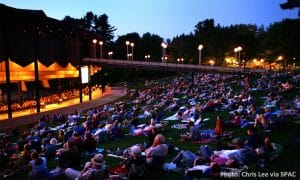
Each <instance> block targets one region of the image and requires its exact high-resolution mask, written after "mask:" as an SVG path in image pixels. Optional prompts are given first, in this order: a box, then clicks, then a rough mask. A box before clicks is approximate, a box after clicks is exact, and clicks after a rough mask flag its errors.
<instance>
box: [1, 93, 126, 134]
mask: <svg viewBox="0 0 300 180" xmlns="http://www.w3.org/2000/svg"><path fill="white" fill-rule="evenodd" d="M125 95H126V90H124V89H122V88H111V90H110V93H107V94H104V96H102V97H100V98H98V99H94V100H91V101H85V102H83V103H81V104H76V103H78V102H79V100H78V99H75V100H70V101H66V102H64V103H62V104H60V105H58V104H53V105H49V107H48V106H47V111H45V110H42V112H40V113H34V114H30V115H24V116H19V117H15V118H13V119H11V120H8V119H4V120H0V130H5V129H11V128H14V127H17V126H22V125H26V124H30V123H33V122H37V121H38V120H39V119H40V118H41V117H42V116H43V115H50V117H52V116H53V115H54V114H70V113H73V112H74V111H75V110H78V109H80V110H87V109H90V108H93V107H96V106H99V105H103V104H105V103H108V102H112V101H116V100H118V99H120V98H121V97H124V96H125ZM62 107H63V108H62ZM43 111H44V112H43Z"/></svg>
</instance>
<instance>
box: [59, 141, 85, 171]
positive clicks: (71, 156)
mask: <svg viewBox="0 0 300 180" xmlns="http://www.w3.org/2000/svg"><path fill="white" fill-rule="evenodd" d="M56 156H57V158H58V163H59V165H58V166H59V167H60V168H68V167H70V168H78V167H79V166H80V152H79V150H78V148H77V147H76V146H73V144H72V143H71V142H70V141H67V142H66V143H65V144H64V145H63V148H61V149H59V150H57V152H56Z"/></svg>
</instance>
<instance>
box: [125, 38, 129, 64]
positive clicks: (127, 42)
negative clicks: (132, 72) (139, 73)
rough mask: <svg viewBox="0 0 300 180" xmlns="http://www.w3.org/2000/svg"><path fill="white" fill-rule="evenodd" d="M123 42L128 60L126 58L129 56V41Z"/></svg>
mask: <svg viewBox="0 0 300 180" xmlns="http://www.w3.org/2000/svg"><path fill="white" fill-rule="evenodd" d="M125 44H126V52H127V54H126V56H127V60H129V59H128V58H129V56H128V46H129V44H130V42H129V41H126V42H125Z"/></svg>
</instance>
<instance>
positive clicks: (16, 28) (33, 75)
mask: <svg viewBox="0 0 300 180" xmlns="http://www.w3.org/2000/svg"><path fill="white" fill-rule="evenodd" d="M93 39H97V40H102V38H101V37H100V36H99V35H97V34H95V33H93V32H90V31H87V30H84V29H82V28H80V27H77V26H74V25H71V24H68V23H66V22H64V21H59V20H56V19H52V18H49V17H47V16H46V15H45V13H44V12H43V11H40V10H24V9H16V8H12V7H8V6H6V5H4V4H0V84H2V85H5V92H6V93H7V94H6V96H7V114H8V119H11V118H12V107H11V106H12V100H11V83H20V84H21V85H22V89H26V85H25V82H28V81H33V82H35V101H36V112H37V113H39V112H40V94H39V88H40V84H43V86H49V83H48V80H50V79H60V78H78V82H80V88H79V91H80V93H79V94H80V102H82V84H81V72H80V71H81V67H82V66H88V67H89V72H90V75H93V73H95V72H97V71H99V70H101V67H100V66H94V65H93V63H84V62H83V61H82V58H83V57H94V54H95V51H94V49H93V43H92V40H93ZM99 53H100V52H99ZM94 64H95V63H94ZM40 82H41V83H40ZM1 92H2V93H3V92H4V89H1Z"/></svg>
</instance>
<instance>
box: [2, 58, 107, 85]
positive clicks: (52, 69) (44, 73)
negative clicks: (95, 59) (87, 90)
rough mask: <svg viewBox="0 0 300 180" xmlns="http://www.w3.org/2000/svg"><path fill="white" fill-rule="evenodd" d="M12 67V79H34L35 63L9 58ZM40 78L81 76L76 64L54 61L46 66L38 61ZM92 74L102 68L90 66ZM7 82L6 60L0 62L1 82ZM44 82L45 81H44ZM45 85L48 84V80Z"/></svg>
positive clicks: (12, 80)
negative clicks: (22, 64)
mask: <svg viewBox="0 0 300 180" xmlns="http://www.w3.org/2000/svg"><path fill="white" fill-rule="evenodd" d="M9 67H10V73H9V74H10V81H11V82H18V81H34V80H35V76H34V63H33V62H32V63H30V64H28V65H27V66H24V67H23V66H20V65H18V64H17V63H15V62H13V61H11V60H9ZM38 69H39V80H41V81H43V80H49V79H59V78H76V77H78V76H79V72H78V70H77V68H76V67H75V66H73V65H72V64H71V63H68V64H67V65H66V66H64V67H63V66H61V65H59V64H58V63H57V62H54V63H53V64H51V65H50V66H48V67H47V66H46V65H44V64H42V63H41V62H40V61H38ZM90 69H91V71H90V75H93V74H94V73H96V72H97V71H99V70H101V67H99V66H90ZM5 82H6V76H5V62H4V61H2V62H0V84H1V83H5ZM42 83H43V82H42ZM44 85H45V86H47V84H46V82H44Z"/></svg>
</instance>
